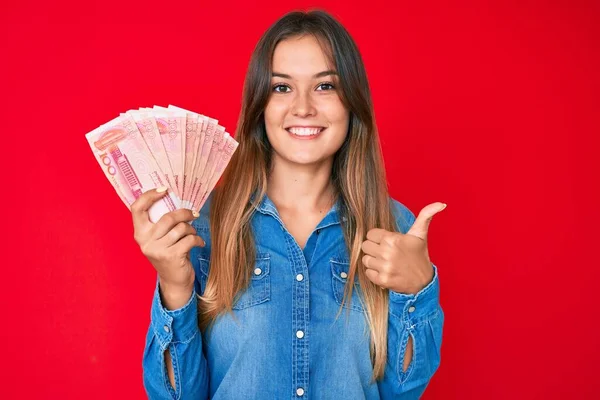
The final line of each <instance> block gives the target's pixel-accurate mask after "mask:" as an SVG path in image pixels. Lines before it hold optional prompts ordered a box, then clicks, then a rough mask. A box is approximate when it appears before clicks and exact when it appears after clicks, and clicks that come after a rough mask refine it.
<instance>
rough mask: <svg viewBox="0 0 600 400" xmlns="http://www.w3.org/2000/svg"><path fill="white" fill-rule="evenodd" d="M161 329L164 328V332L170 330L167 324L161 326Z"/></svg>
mask: <svg viewBox="0 0 600 400" xmlns="http://www.w3.org/2000/svg"><path fill="white" fill-rule="evenodd" d="M163 329H164V330H165V332H167V333H169V331H170V329H169V327H168V326H166V325H165V326H163Z"/></svg>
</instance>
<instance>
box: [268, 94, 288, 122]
mask: <svg viewBox="0 0 600 400" xmlns="http://www.w3.org/2000/svg"><path fill="white" fill-rule="evenodd" d="M286 110H287V106H286V105H285V104H284V103H282V102H280V101H273V100H270V101H269V102H268V103H267V106H266V107H265V124H266V125H267V126H268V125H271V126H273V125H281V124H283V118H284V116H285V113H286Z"/></svg>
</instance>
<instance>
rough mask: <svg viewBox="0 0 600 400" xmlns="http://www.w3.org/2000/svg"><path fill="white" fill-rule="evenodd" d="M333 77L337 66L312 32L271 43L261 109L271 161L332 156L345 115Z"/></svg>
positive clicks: (346, 120)
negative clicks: (267, 87)
mask: <svg viewBox="0 0 600 400" xmlns="http://www.w3.org/2000/svg"><path fill="white" fill-rule="evenodd" d="M338 83H339V77H338V75H337V72H336V71H333V70H331V67H330V66H329V65H328V62H327V57H326V55H325V54H324V53H323V50H322V49H321V47H320V46H319V42H317V40H316V39H315V38H314V37H313V36H312V35H306V36H303V37H300V38H297V37H295V38H289V39H286V40H284V41H281V42H279V44H277V47H276V48H275V52H274V54H273V76H272V77H271V94H270V97H269V101H268V103H267V106H266V109H265V113H264V115H265V125H266V130H267V137H268V139H269V142H270V143H271V146H272V147H273V151H274V152H273V158H274V160H273V161H274V162H275V163H277V162H281V161H285V162H288V163H293V164H304V165H306V164H318V163H322V162H324V161H328V160H330V159H332V157H333V155H334V154H335V153H336V152H337V150H338V149H339V148H340V147H341V146H342V144H343V142H344V139H345V138H346V135H347V133H348V123H349V117H350V114H349V111H348V110H347V109H346V108H345V107H344V105H343V104H342V102H341V100H340V98H339V96H338V94H337V92H336V88H337V85H338Z"/></svg>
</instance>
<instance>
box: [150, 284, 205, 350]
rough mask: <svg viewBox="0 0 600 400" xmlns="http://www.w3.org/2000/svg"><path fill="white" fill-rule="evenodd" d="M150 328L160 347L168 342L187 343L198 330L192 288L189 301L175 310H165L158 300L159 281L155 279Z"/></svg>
mask: <svg viewBox="0 0 600 400" xmlns="http://www.w3.org/2000/svg"><path fill="white" fill-rule="evenodd" d="M151 319H152V328H153V330H154V334H155V335H156V337H157V338H158V340H159V342H160V344H161V347H162V348H163V349H165V348H167V346H168V345H169V344H170V343H188V342H189V341H190V340H192V339H193V338H194V336H195V335H196V334H198V332H199V328H198V299H197V298H196V289H195V288H194V290H193V292H192V296H191V297H190V299H189V301H188V302H187V303H186V304H185V305H184V306H183V307H181V308H178V309H177V310H167V309H166V308H165V307H164V306H163V305H162V302H161V301H160V292H159V281H158V279H157V280H156V288H155V289H154V299H153V301H152V310H151Z"/></svg>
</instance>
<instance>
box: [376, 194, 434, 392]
mask: <svg viewBox="0 0 600 400" xmlns="http://www.w3.org/2000/svg"><path fill="white" fill-rule="evenodd" d="M397 206H398V207H399V210H398V209H397V211H399V213H397V216H398V218H397V224H398V228H399V231H400V232H402V233H406V232H407V231H408V230H409V229H410V227H411V226H412V224H413V223H414V221H415V216H414V214H413V213H412V212H411V211H410V210H409V209H408V208H406V207H405V206H403V205H401V204H399V203H397ZM432 266H433V271H434V274H433V279H432V280H431V282H429V284H427V286H425V287H424V288H423V289H421V290H420V291H419V292H418V293H416V294H404V293H398V292H394V291H393V290H390V291H389V317H388V361H387V366H386V370H385V376H384V379H383V381H382V382H381V384H380V391H381V393H382V399H402V400H410V399H419V398H420V397H421V395H422V394H423V392H424V391H425V388H426V387H427V385H428V384H429V382H430V380H431V378H432V377H433V374H434V373H435V372H436V371H437V369H438V367H439V365H440V362H441V346H442V331H443V325H444V311H443V310H442V307H441V305H440V284H439V278H438V268H437V266H436V265H435V264H432ZM409 336H410V337H412V343H413V352H412V359H411V360H410V363H409V365H408V368H407V369H406V371H404V356H405V354H406V349H407V346H408V338H409Z"/></svg>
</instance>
